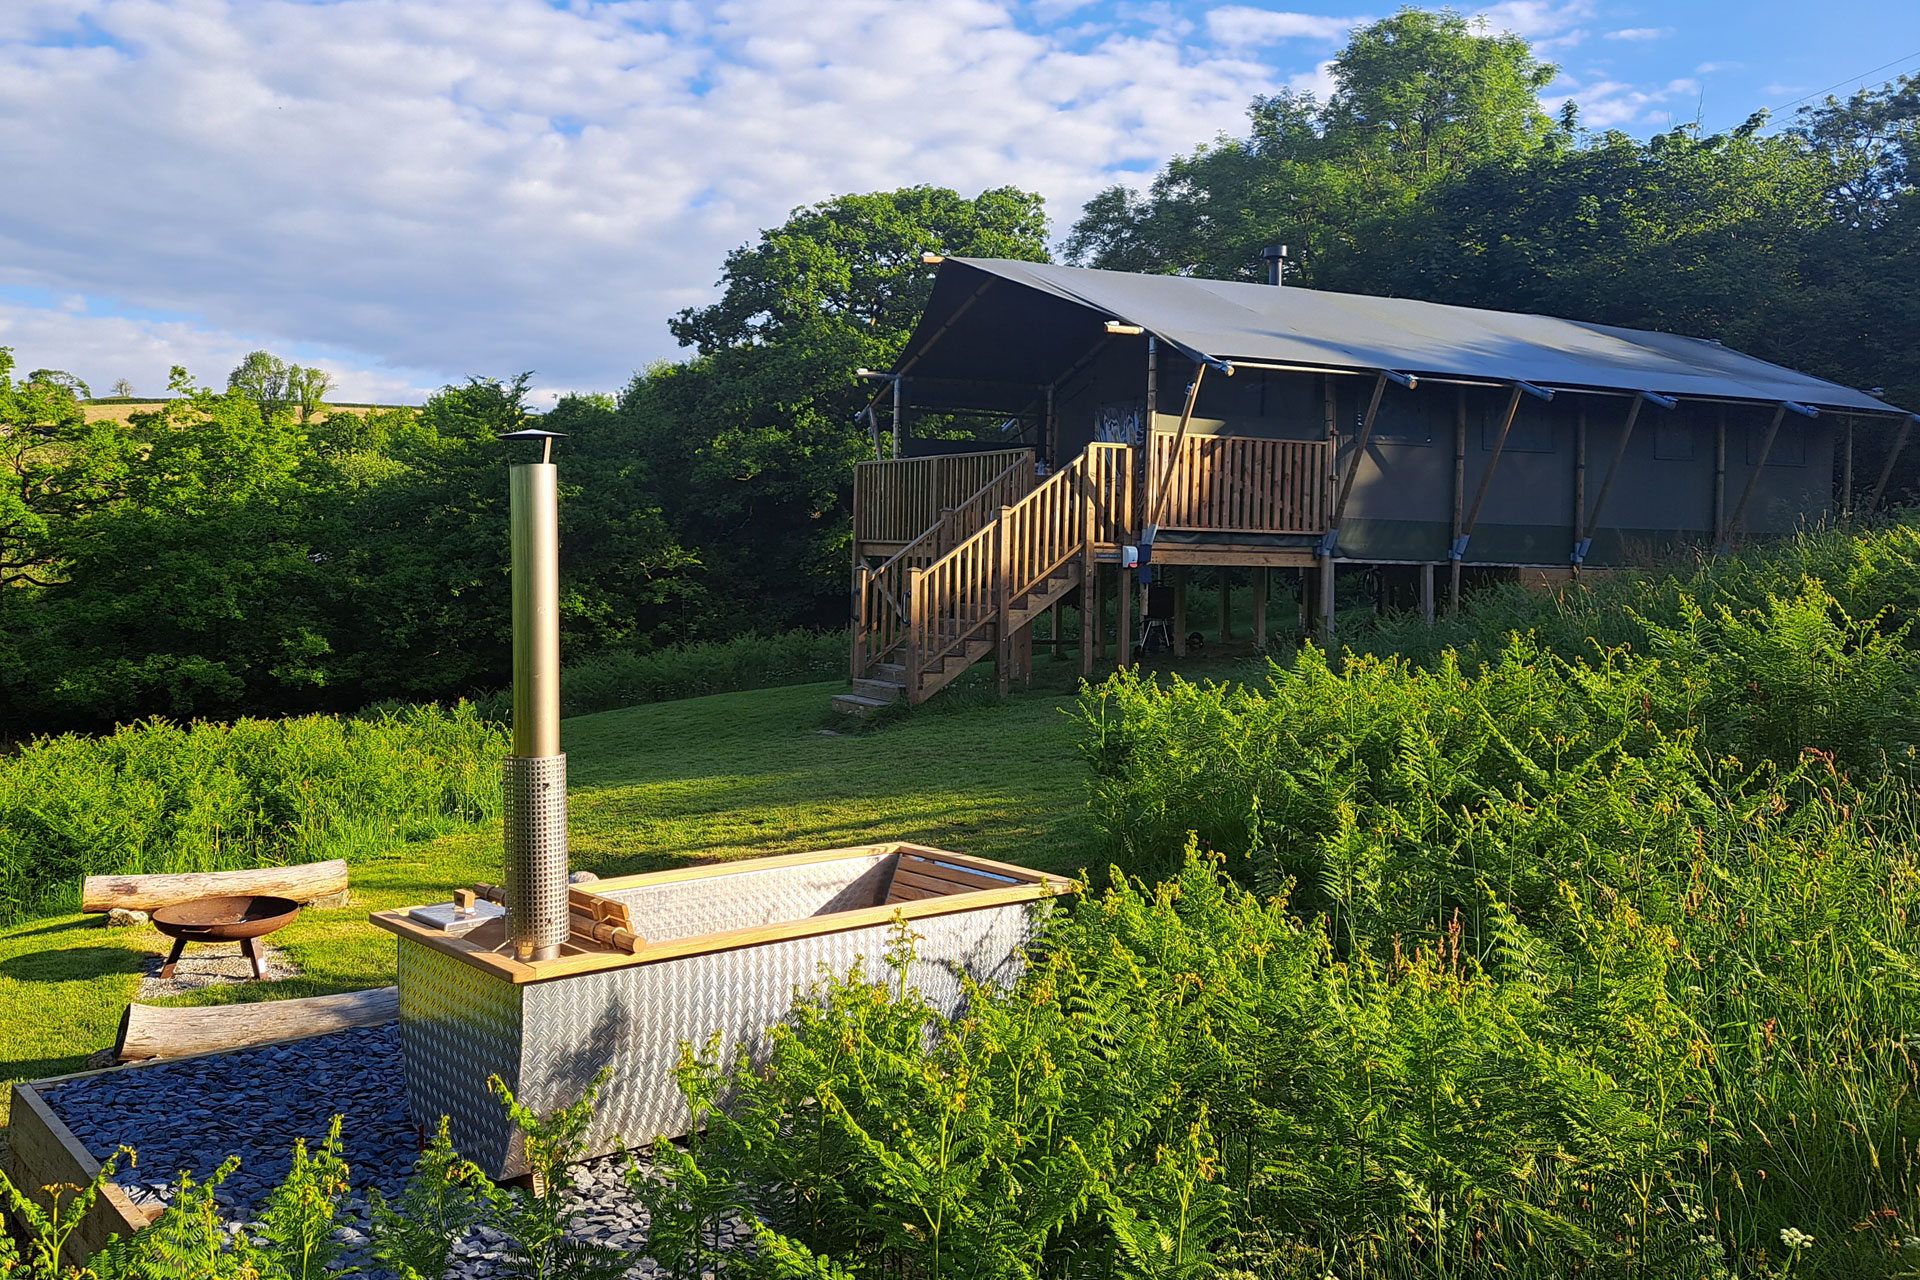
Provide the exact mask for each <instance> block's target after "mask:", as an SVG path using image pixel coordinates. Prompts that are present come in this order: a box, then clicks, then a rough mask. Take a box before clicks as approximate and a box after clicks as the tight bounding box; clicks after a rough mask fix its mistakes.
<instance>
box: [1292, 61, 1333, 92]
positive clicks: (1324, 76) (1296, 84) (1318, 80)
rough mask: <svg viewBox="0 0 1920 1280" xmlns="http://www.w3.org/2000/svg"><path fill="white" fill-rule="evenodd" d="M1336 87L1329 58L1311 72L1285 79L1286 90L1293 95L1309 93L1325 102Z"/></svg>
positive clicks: (1331, 62) (1303, 72)
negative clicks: (1289, 90) (1293, 93)
mask: <svg viewBox="0 0 1920 1280" xmlns="http://www.w3.org/2000/svg"><path fill="white" fill-rule="evenodd" d="M1337 87H1338V86H1337V85H1336V84H1335V83H1334V79H1333V60H1332V59H1331V58H1329V59H1328V60H1327V61H1325V62H1322V63H1321V64H1320V65H1318V66H1316V67H1315V68H1314V69H1313V70H1311V71H1302V72H1300V73H1299V74H1298V75H1294V76H1289V77H1288V78H1287V88H1289V89H1291V90H1293V91H1294V92H1295V93H1310V94H1312V95H1313V96H1314V97H1316V98H1318V99H1319V100H1320V101H1322V102H1325V101H1326V100H1327V99H1328V98H1331V97H1332V96H1333V91H1334V89H1335V88H1337Z"/></svg>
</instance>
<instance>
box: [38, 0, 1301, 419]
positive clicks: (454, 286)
mask: <svg viewBox="0 0 1920 1280" xmlns="http://www.w3.org/2000/svg"><path fill="white" fill-rule="evenodd" d="M1014 3H1015V0H834V2H833V3H825V4H823V3H819V0H717V2H716V3H711V4H705V5H695V4H689V3H684V2H680V0H632V2H630V3H609V4H600V5H593V6H586V5H569V6H554V5H550V4H547V3H544V0H340V2H339V3H334V4H329V5H324V6H321V5H309V4H304V3H298V2H296V0H193V3H191V4H187V3H181V4H174V3H168V2H166V0H73V3H71V4H69V5H66V6H60V7H52V6H49V7H46V8H44V9H41V10H37V11H36V12H35V13H34V14H33V15H29V16H28V17H22V16H21V15H20V14H19V13H18V12H12V13H10V15H9V16H8V17H7V18H5V19H0V30H5V31H8V32H10V33H11V34H12V35H13V36H14V37H15V40H14V41H13V42H11V43H0V115H4V116H5V117H7V118H11V119H16V120H32V121H35V122H37V123H36V127H34V128H32V129H12V130H6V131H0V173H6V174H9V175H11V176H12V177H13V178H14V179H15V180H17V181H19V180H24V181H25V182H27V183H28V184H30V189H31V190H32V191H33V192H34V198H33V199H32V200H19V199H16V200H13V201H9V202H8V207H7V209H6V212H5V214H4V216H0V282H5V283H6V284H8V285H12V286H15V287H17V288H22V289H28V290H40V291H44V292H45V293H47V294H50V295H55V296H57V295H62V294H82V295H85V296H86V297H88V298H89V299H91V300H93V301H94V302H95V303H96V304H98V303H99V301H100V300H101V299H106V298H112V299H116V300H118V303H119V308H120V309H123V310H125V311H127V312H129V313H132V314H134V315H140V314H144V313H151V312H163V313H167V314H169V315H176V316H187V317H190V318H191V319H190V320H184V321H178V322H174V321H167V322H155V321H148V320H138V319H134V320H114V319H113V318H111V317H105V318H103V317H100V316H98V315H97V314H91V313H90V314H88V315H84V316H77V317H74V318H73V321H72V323H71V324H69V325H66V326H64V327H63V326H59V325H53V324H50V323H49V322H48V321H47V320H45V319H41V320H36V321H33V322H32V323H31V324H29V323H28V322H27V321H26V320H23V319H22V318H21V314H20V313H21V312H22V311H23V310H26V311H31V310H33V308H32V307H25V306H13V305H11V304H9V311H8V315H9V317H10V320H9V324H10V329H9V332H10V333H11V334H12V335H13V337H11V338H9V339H8V340H9V341H11V342H13V344H14V345H16V346H17V347H20V348H21V350H20V352H19V355H20V358H21V360H22V361H23V363H28V364H45V365H54V364H60V365H66V366H69V367H72V368H73V370H74V371H75V372H77V373H80V374H82V376H85V377H88V378H90V379H100V380H103V381H109V382H110V381H111V380H112V379H113V378H115V377H119V376H122V375H123V374H124V375H125V376H128V377H132V378H134V379H135V381H136V384H138V383H141V382H144V381H145V380H146V379H147V378H148V376H149V375H148V374H146V373H142V372H140V371H139V370H138V369H132V370H129V369H127V368H124V367H121V366H124V365H127V364H130V363H137V361H138V360H139V359H145V360H147V361H148V364H149V365H152V366H155V367H158V366H162V365H164V364H166V363H173V362H175V361H176V360H177V361H178V362H182V363H187V364H188V365H189V366H190V367H192V368H193V369H194V371H195V372H196V374H198V375H199V376H201V377H203V378H212V377H215V376H218V375H223V374H224V371H225V369H226V368H228V367H229V366H230V364H231V358H232V354H233V353H234V352H235V351H241V352H243V351H244V350H246V349H248V348H250V347H252V346H254V345H269V346H272V347H273V348H274V349H276V350H282V351H287V350H288V349H289V347H290V345H291V344H293V343H295V342H306V343H309V344H313V345H314V346H315V347H317V348H320V349H324V350H327V351H331V352H336V353H345V354H344V355H342V357H341V358H342V359H343V360H349V359H357V360H358V361H359V362H360V365H361V366H362V367H361V370H360V372H358V373H356V375H355V376H356V377H361V378H364V379H365V385H366V386H367V387H369V388H373V387H376V386H384V385H392V386H401V385H406V386H413V385H416V384H415V381H414V378H413V375H412V373H411V372H398V373H396V372H383V368H384V369H390V370H400V371H428V372H427V373H426V375H425V376H426V379H427V381H426V383H425V385H432V384H433V383H434V382H436V381H438V380H441V379H446V378H458V377H460V376H463V375H465V374H467V373H470V372H471V373H490V374H510V373H512V372H515V371H517V370H520V369H524V368H534V369H537V370H538V371H539V372H540V375H541V382H542V384H543V385H547V386H603V387H610V386H614V385H617V384H618V383H619V382H621V381H623V380H624V378H625V376H626V374H627V373H628V372H629V371H631V370H632V369H633V368H635V367H637V366H640V365H642V364H644V363H646V362H647V361H649V360H652V359H655V358H658V357H660V356H670V355H673V354H675V353H676V352H677V350H678V349H677V348H676V347H674V345H673V343H672V340H671V339H670V338H669V337H668V336H667V334H666V332H665V326H664V321H665V319H666V317H667V316H668V315H670V314H671V313H672V312H673V311H674V310H676V309H677V308H679V307H683V306H687V305H691V304H697V303H700V302H702V301H704V300H706V299H707V298H709V297H710V296H711V293H712V289H711V286H712V282H713V280H714V278H715V276H716V275H717V274H718V271H719V266H720V262H721V260H722V258H723V257H724V255H725V254H726V252H727V251H728V250H729V249H731V248H733V247H734V246H736V245H738V244H740V243H742V242H744V241H747V240H749V239H751V238H752V237H753V236H754V235H755V234H756V233H757V232H758V231H759V230H760V229H761V228H763V227H767V226H772V225H775V224H777V223H778V222H779V221H780V220H781V219H782V218H783V217H784V216H785V214H786V212H787V211H788V210H789V209H791V208H793V207H794V206H797V205H800V204H805V203H809V202H812V201H815V200H820V199H823V198H825V197H827V196H829V195H832V194H835V193H841V192H850V191H864V190H875V189H882V188H891V187H897V186H904V185H908V184H911V183H917V182H927V183H936V184H939V185H943V186H951V187H954V188H956V189H959V190H961V191H963V192H968V193H971V192H973V191H978V190H980V189H981V188H984V187H988V186H998V185H1001V184H1005V183H1013V184H1017V185H1019V186H1022V187H1026V188H1030V189H1034V190H1039V191H1042V192H1044V193H1046V194H1047V196H1048V197H1049V199H1050V202H1051V208H1052V211H1053V216H1054V218H1055V221H1056V228H1057V229H1064V223H1065V222H1066V221H1068V220H1070V219H1071V218H1072V216H1073V214H1074V211H1075V210H1076V208H1077V206H1078V204H1079V203H1080V202H1081V201H1082V200H1084V199H1085V198H1086V197H1087V196H1089V195H1091V194H1092V193H1093V192H1094V191H1096V190H1098V189H1099V188H1100V187H1101V186H1103V185H1105V184H1106V183H1107V182H1109V181H1111V179H1112V175H1113V174H1115V173H1116V172H1119V171H1121V170H1123V169H1124V168H1126V167H1128V166H1133V167H1139V166H1143V165H1146V166H1150V165H1157V164H1158V163H1160V162H1161V161H1163V160H1164V159H1165V157H1167V156H1168V155H1171V154H1173V153H1175V152H1176V151H1181V150H1184V149H1187V148H1189V147H1191V146H1192V145H1193V143H1194V142H1195V141H1196V140H1198V139H1202V138H1207V137H1210V136H1212V135H1214V134H1216V133H1218V132H1220V131H1222V130H1226V129H1237V128H1239V127H1241V126H1242V125H1243V123H1244V111H1245V107H1246V104H1247V102H1248V100H1249V99H1250V98H1251V97H1253V96H1254V95H1255V94H1256V93H1261V92H1271V91H1272V90H1273V89H1275V88H1277V87H1278V86H1279V85H1280V84H1282V83H1285V81H1286V76H1287V75H1288V74H1289V72H1290V71H1291V70H1292V69H1291V68H1288V69H1279V68H1276V67H1274V66H1272V65H1269V64H1268V63H1265V62H1262V61H1260V60H1258V59H1256V58H1254V57H1252V56H1249V55H1246V54H1243V53H1242V52H1240V51H1239V50H1236V49H1234V48H1229V47H1198V48H1195V47H1186V46H1183V45H1182V44H1180V43H1179V42H1178V40H1177V38H1176V37H1177V33H1178V29H1179V27H1180V25H1181V24H1180V22H1179V21H1177V20H1175V19H1173V18H1171V17H1170V16H1168V15H1165V14H1161V13H1160V12H1159V11H1157V10H1153V11H1150V10H1140V11H1139V12H1138V14H1137V15H1136V17H1135V18H1134V19H1130V20H1129V21H1128V22H1125V23H1119V24H1116V25H1115V26H1114V27H1113V28H1112V29H1110V30H1107V31H1105V32H1103V33H1098V34H1096V35H1093V36H1090V37H1089V36H1087V35H1086V34H1085V33H1084V31H1082V32H1080V33H1078V34H1070V35H1057V34H1055V33H1051V32H1036V31H1033V30H1029V29H1027V28H1026V27H1025V26H1023V21H1024V18H1023V14H1022V13H1021V11H1018V10H1016V9H1015V8H1014V7H1013V5H1014ZM1052 3H1054V7H1055V8H1056V9H1060V8H1062V7H1064V6H1063V5H1062V4H1061V3H1060V0H1052ZM4 7H7V8H9V9H11V6H4ZM1328 21H1330V22H1333V21H1338V20H1328ZM81 23H84V24H85V28H86V30H87V31H90V32H95V33H99V34H100V35H101V36H103V37H104V39H105V41H106V42H105V43H102V42H100V41H98V40H94V41H93V42H91V43H88V42H85V41H80V40H73V41H71V42H69V43H67V44H59V43H51V42H50V43H47V44H44V45H34V44H30V43H24V42H22V41H21V40H20V37H22V36H25V37H28V38H37V36H36V33H37V32H40V31H42V30H43V29H45V28H48V27H52V28H55V29H56V32H55V33H56V34H58V33H59V31H61V30H65V31H68V32H76V31H80V29H81V28H80V27H79V25H78V24H81ZM76 173H79V174H84V175H85V180H83V181H75V180H73V179H74V175H75V174H76ZM16 189H19V188H16ZM98 309H99V307H98V305H96V306H95V311H96V312H97V311H98ZM140 335H146V336H145V337H144V338H142V337H140ZM235 335H246V336H245V337H244V338H242V337H239V336H235ZM29 342H31V344H32V345H33V346H34V347H35V348H36V350H33V351H29V350H27V349H26V348H27V345H28V344H29ZM47 343H53V344H55V347H54V349H51V350H40V349H38V348H41V347H43V346H44V345H45V344H47ZM115 343H125V344H127V345H126V350H127V351H128V353H129V354H128V355H127V356H126V357H124V358H120V359H115V358H114V357H113V351H114V349H115V348H114V344H115ZM142 343H146V344H147V345H142ZM60 344H68V345H66V346H65V347H64V348H63V347H62V346H61V345H60ZM153 344H158V347H156V346H154V345H153ZM159 347H166V348H167V349H168V350H169V351H171V352H172V353H173V354H169V355H165V356H161V355H157V354H154V352H155V351H157V350H158V349H159ZM352 353H362V354H360V355H358V356H355V355H353V354H352ZM96 361H97V364H96V363H94V362H96ZM382 379H385V380H386V381H384V382H383V381H382ZM368 394H372V392H371V391H369V392H368Z"/></svg>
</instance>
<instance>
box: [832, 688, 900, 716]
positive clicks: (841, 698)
mask: <svg viewBox="0 0 1920 1280" xmlns="http://www.w3.org/2000/svg"><path fill="white" fill-rule="evenodd" d="M892 705H893V703H891V702H882V701H881V700H880V699H878V698H863V697H861V696H860V695H859V694H857V693H836V694H834V695H833V709H834V710H835V711H838V712H840V713H841V714H842V715H849V716H870V715H872V714H873V713H874V712H876V711H878V710H880V708H882V707H890V706H892Z"/></svg>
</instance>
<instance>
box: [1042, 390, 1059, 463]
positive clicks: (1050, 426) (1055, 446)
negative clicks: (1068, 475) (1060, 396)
mask: <svg viewBox="0 0 1920 1280" xmlns="http://www.w3.org/2000/svg"><path fill="white" fill-rule="evenodd" d="M1042 439H1043V440H1044V442H1045V444H1044V447H1045V449H1046V451H1047V471H1048V473H1049V474H1051V473H1052V472H1054V471H1057V470H1059V468H1060V424H1059V422H1058V421H1056V420H1055V418H1054V416H1053V384H1052V383H1051V382H1050V383H1048V384H1047V422H1046V426H1045V427H1044V428H1043V429H1042Z"/></svg>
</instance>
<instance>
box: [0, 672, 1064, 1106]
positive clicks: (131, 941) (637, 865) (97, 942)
mask: <svg viewBox="0 0 1920 1280" xmlns="http://www.w3.org/2000/svg"><path fill="white" fill-rule="evenodd" d="M1062 670H1064V668H1062ZM1050 683H1051V687H1050V688H1049V689H1046V690H1037V691H1035V692H1032V693H1024V694H1017V695H1016V696H1014V697H1013V698H1012V699H1010V700H1009V701H1008V702H1006V703H1005V704H996V703H992V702H988V701H985V700H981V699H970V698H967V697H965V696H964V695H962V696H960V697H958V698H955V699H953V700H952V701H950V702H949V703H948V704H947V705H946V706H939V705H937V704H936V705H935V706H933V707H930V708H928V709H927V710H925V711H923V712H922V713H920V714H919V715H916V716H914V717H911V718H908V719H905V720H902V721H899V722H896V723H891V724H888V725H885V726H883V727H881V728H880V729H878V730H877V731H871V732H823V729H825V728H827V727H828V726H829V725H830V724H831V722H830V721H829V720H828V719H827V718H826V716H825V714H824V711H825V707H826V705H827V699H828V698H829V696H830V695H831V694H833V693H835V692H838V691H839V690H840V688H841V685H840V684H839V683H827V684H812V685H796V686H789V687H786V688H777V689H765V690H759V691H755V692H749V693H730V694H719V695H716V696H713V697H708V698H693V699H687V700H684V701H679V702H667V703H657V704H654V705H651V706H645V707H635V708H631V709H629V710H625V711H612V712H606V713H603V714H600V715H593V716H582V717H579V718H576V719H572V720H568V721H566V722H565V730H564V735H563V737H564V743H563V745H564V746H565V749H566V751H567V754H568V760H569V768H570V779H569V781H570V784H571V787H572V793H573V794H572V812H571V830H572V855H571V856H572V864H573V866H574V868H575V869H576V870H588V871H595V872H598V873H600V874H602V875H615V874H624V873H628V872H635V871H650V870H656V869H658V868H662V867H671V866H678V865H681V864H684V863H692V862H707V861H712V860H715V859H720V858H741V857H749V856H752V855H755V854H775V853H793V852H798V851H801V850H806V849H822V848H832V847H835V846H838V845H847V844H860V843H864V842H867V841H871V840H887V839H903V840H915V841H920V842H924V843H930V844H935V845H942V846H945V847H948V848H952V849H957V850H962V851H965V852H969V853H976V854H981V855H984V856H986V857H991V858H1002V859H1007V860H1012V861H1018V862H1022V863H1026V864H1029V865H1032V866H1036V867H1040V868H1043V869H1046V870H1054V871H1061V870H1068V869H1071V868H1076V867H1079V866H1081V865H1083V864H1084V863H1086V862H1087V861H1088V860H1090V859H1091V858H1093V857H1094V849H1095V846H1094V844H1093V833H1092V828H1091V826H1090V824H1089V823H1088V822H1087V820H1086V803H1087V782H1088V779H1089V777H1090V775H1089V773H1088V771H1087V768H1086V766H1085V765H1084V764H1082V763H1081V760H1080V757H1079V754H1078V752H1077V751H1076V750H1075V747H1074V743H1075V737H1076V734H1075V729H1074V725H1073V723H1072V722H1071V721H1070V720H1069V719H1068V717H1067V716H1066V715H1064V714H1062V707H1063V706H1065V705H1067V704H1069V703H1070V702H1071V700H1072V695H1071V694H1070V693H1069V692H1066V691H1065V687H1066V685H1067V684H1068V681H1067V680H1066V679H1065V678H1056V679H1054V680H1053V681H1051V682H1050ZM499 839H500V837H499V834H498V832H497V830H496V829H495V828H494V827H492V826H491V825H483V826H481V827H478V828H475V829H473V830H471V831H466V832H461V833H457V834H454V835H449V836H445V837H442V838H439V839H436V840H431V841H426V842H423V843H418V844H411V845H404V846H401V847H400V848H398V849H396V850H394V851H393V852H391V853H390V854H388V855H386V856H384V857H380V858H377V859H375V860H372V861H369V862H363V863H356V864H355V865H354V867H353V902H352V905H351V906H349V907H346V908H344V909H341V910H338V911H328V912H310V913H306V914H305V915H303V916H302V918H301V919H299V920H298V921H296V922H295V923H294V924H293V925H291V926H290V927H288V928H287V929H286V930H284V931H282V932H281V933H279V934H276V935H275V937H274V941H275V942H277V943H279V944H280V945H281V946H283V947H284V948H285V949H286V951H287V952H288V953H289V955H290V956H291V958H292V959H293V961H294V963H295V964H296V965H297V966H298V967H299V968H300V970H301V973H302V976H301V977H300V978H297V979H291V980H288V981H284V982H277V983H274V984H273V985H272V988H271V990H270V992H269V991H267V990H266V989H263V988H262V987H260V986H255V985H253V984H241V985H237V986H226V987H216V988H212V989H210V990H207V991H204V992H196V993H194V994H192V995H189V996H181V997H175V998H174V1000H173V1001H172V1002H173V1003H183V1004H194V1003H211V1002H215V1001H219V1000H246V999H257V998H260V997H261V996H262V995H266V994H271V995H272V996H273V997H276V998H280V997H289V996H307V995H320V994H323V993H326V992H331V991H346V990H352V989H355V988H360V987H370V986H383V985H385V984H387V983H389V982H391V981H392V980H393V941H392V939H391V937H390V936H389V935H387V934H384V933H381V932H380V931H379V930H377V929H375V928H373V927H372V926H371V925H369V924H368V923H367V922H366V916H367V913H368V912H369V911H372V910H378V909H381V908H386V907H396V906H405V905H410V904H413V903H418V902H431V901H444V900H445V899H446V898H447V896H448V893H449V891H450V890H451V889H453V888H454V887H456V886H459V885H465V884H471V883H472V882H473V881H475V880H497V879H498V878H499V875H500V860H499ZM165 942H166V940H165V939H164V938H162V937H161V936H160V935H159V934H158V933H156V932H155V931H153V930H152V929H147V928H142V929H128V930H117V929H116V930H109V929H106V928H104V927H102V925H101V922H100V919H99V918H98V917H93V916H62V917H56V918H51V919H39V920H33V921H28V922H25V923H22V924H19V925H16V926H13V927H11V928H8V929H5V930H0V1026H4V1027H6V1028H8V1031H7V1034H6V1037H5V1044H4V1048H3V1049H0V1055H3V1056H0V1079H6V1080H19V1079H35V1078H38V1077H41V1076H47V1075H54V1074H58V1073H60V1072H65V1071H75V1070H79V1069H81V1067H82V1066H84V1064H85V1060H86V1057H87V1055H88V1054H90V1053H92V1052H94V1051H95V1050H97V1049H101V1048H104V1047H106V1046H108V1045H109V1044H111V1043H112V1041H113V1037H114V1033H115V1030H116V1028H117V1026H118V1024H119V1018H120V1012H121V1010H122V1009H123V1008H124V1007H125V1005H126V1003H127V1001H128V1000H129V999H131V998H132V996H133V993H134V990H135V988H136V987H137V986H138V984H139V972H140V968H141V963H142V961H141V954H142V953H147V952H164V951H165ZM163 1003H165V1002H163Z"/></svg>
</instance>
